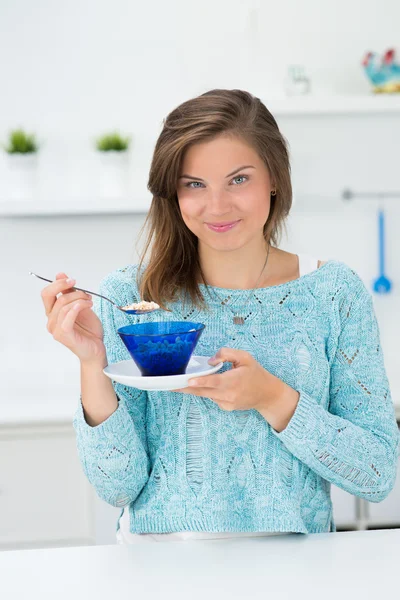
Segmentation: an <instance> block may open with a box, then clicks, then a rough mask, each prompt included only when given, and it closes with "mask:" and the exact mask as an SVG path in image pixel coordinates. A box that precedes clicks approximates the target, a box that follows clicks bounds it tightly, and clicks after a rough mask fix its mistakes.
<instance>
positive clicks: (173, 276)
mask: <svg viewBox="0 0 400 600" xmlns="http://www.w3.org/2000/svg"><path fill="white" fill-rule="evenodd" d="M220 134H229V135H233V136H236V137H239V138H242V139H243V140H245V141H246V142H247V143H249V144H250V145H251V146H252V147H253V148H254V149H255V150H256V152H257V153H258V154H259V156H260V158H261V159H262V160H263V161H264V163H265V165H266V167H267V168H268V170H269V174H270V177H271V180H272V181H273V182H274V184H275V187H276V195H275V196H271V207H270V213H269V216H268V219H267V221H266V223H265V225H264V237H265V239H266V241H267V242H269V243H270V244H271V245H274V246H277V245H278V243H279V240H280V237H281V233H282V227H284V221H285V219H286V217H287V215H288V214H289V211H290V207H291V205H292V185H291V180H290V163H289V154H288V149H287V142H286V140H285V139H284V137H283V136H282V134H281V132H280V131H279V128H278V125H277V123H276V121H275V119H274V117H273V116H272V114H271V113H270V112H269V111H268V110H267V108H266V107H265V105H264V104H263V103H262V102H261V101H260V99H259V98H256V97H254V96H253V95H252V94H250V93H248V92H245V91H241V90H219V89H216V90H211V91H209V92H206V93H205V94H202V95H201V96H197V97H196V98H193V99H191V100H188V101H187V102H184V103H183V104H181V105H180V106H178V107H177V108H175V109H174V110H173V111H172V112H171V113H170V114H169V115H168V116H167V118H166V119H165V120H164V126H163V129H162V132H161V134H160V136H159V138H158V140H157V143H156V146H155V150H154V154H153V159H152V162H151V167H150V174H149V181H148V189H149V190H150V192H151V193H152V195H153V200H152V203H151V207H150V210H149V212H148V214H147V218H146V221H145V223H144V226H143V228H142V230H141V235H142V233H143V231H144V230H145V229H146V228H147V237H146V241H145V245H144V248H143V251H142V252H141V257H140V263H139V272H140V280H139V289H140V296H141V298H143V299H144V300H148V301H150V300H153V301H154V302H157V303H158V304H160V306H161V307H163V308H166V306H165V304H166V303H167V302H170V301H173V300H174V299H176V296H177V295H181V294H182V295H183V296H185V297H190V299H191V300H192V302H193V303H194V304H195V305H197V306H203V305H204V300H203V295H202V293H201V291H200V288H199V286H198V278H199V275H200V276H201V269H200V263H199V257H198V251H197V243H198V240H197V237H196V236H195V235H194V234H193V233H192V232H191V231H190V230H189V229H188V228H187V226H186V225H185V223H184V221H183V219H182V216H181V213H180V209H179V204H178V197H177V183H178V178H179V175H180V169H181V165H182V162H183V157H184V155H185V152H186V150H187V149H188V148H189V147H191V146H193V144H196V143H198V142H202V141H204V140H210V139H212V138H215V137H216V136H218V135H220ZM148 254H149V255H150V256H149V261H148V263H147V265H146V268H145V270H143V272H142V265H143V263H144V261H145V259H146V256H147V255H148Z"/></svg>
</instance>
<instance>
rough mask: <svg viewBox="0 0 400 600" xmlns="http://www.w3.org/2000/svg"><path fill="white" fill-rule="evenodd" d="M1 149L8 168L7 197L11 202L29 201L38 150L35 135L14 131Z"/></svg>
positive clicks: (20, 130) (33, 182) (34, 182)
mask: <svg viewBox="0 0 400 600" xmlns="http://www.w3.org/2000/svg"><path fill="white" fill-rule="evenodd" d="M3 148H4V150H5V151H6V153H7V159H8V167H9V190H8V195H9V197H10V198H12V199H13V200H18V199H24V200H26V199H31V198H32V197H33V196H34V193H35V186H36V175H37V163H38V150H39V147H38V144H37V142H36V139H35V135H34V134H28V133H26V132H25V131H24V130H23V129H22V128H19V129H14V130H12V131H10V133H9V138H8V143H7V144H5V145H4V144H3Z"/></svg>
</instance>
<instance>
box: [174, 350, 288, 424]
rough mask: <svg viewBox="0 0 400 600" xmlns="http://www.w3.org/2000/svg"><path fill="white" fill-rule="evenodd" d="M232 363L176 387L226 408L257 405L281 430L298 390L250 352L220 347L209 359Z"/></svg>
mask: <svg viewBox="0 0 400 600" xmlns="http://www.w3.org/2000/svg"><path fill="white" fill-rule="evenodd" d="M221 361H222V362H231V363H232V365H233V368H232V369H230V370H229V371H225V372H224V373H215V374H214V375H205V376H204V377H198V378H197V379H196V378H193V379H190V380H189V386H188V387H186V388H182V389H178V390H173V391H175V392H182V393H184V394H193V395H195V396H204V397H206V398H210V399H211V400H213V401H214V402H215V403H216V404H218V406H219V407H220V408H222V409H223V410H227V411H232V410H249V409H251V408H254V409H256V410H258V412H260V413H261V414H262V415H263V416H264V418H265V419H266V420H267V421H268V422H269V423H270V425H271V426H272V427H274V429H276V430H277V431H279V432H280V431H282V430H283V429H284V428H285V427H286V426H287V424H288V422H289V421H290V419H291V417H292V416H293V414H294V412H295V409H296V406H297V403H298V401H299V393H298V392H297V391H296V390H294V389H293V388H291V387H290V386H288V385H287V384H286V383H285V382H283V381H282V380H281V379H279V378H278V377H275V375H272V373H270V372H269V371H267V370H266V369H264V368H263V367H262V366H261V365H260V364H259V363H258V362H257V361H256V360H255V359H254V358H253V357H252V356H251V354H249V353H248V352H245V351H244V350H236V349H234V348H221V349H220V350H219V351H218V352H217V353H216V354H215V356H213V357H212V358H211V359H210V360H209V361H208V362H209V363H210V364H211V365H216V364H218V363H219V362H221Z"/></svg>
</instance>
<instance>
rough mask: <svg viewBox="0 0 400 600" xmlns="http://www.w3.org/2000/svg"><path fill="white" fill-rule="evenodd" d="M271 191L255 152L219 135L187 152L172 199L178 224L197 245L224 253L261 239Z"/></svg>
mask: <svg viewBox="0 0 400 600" xmlns="http://www.w3.org/2000/svg"><path fill="white" fill-rule="evenodd" d="M271 189H273V186H272V184H271V180H270V175H269V172H268V169H267V167H266V166H265V164H264V162H263V161H262V159H261V158H260V157H259V156H258V154H257V152H256V151H255V150H254V149H253V148H252V147H251V146H249V145H248V144H247V143H246V142H245V141H243V140H242V139H240V138H237V137H232V136H230V137H228V136H226V135H220V136H218V137H216V138H214V139H212V140H211V141H207V142H201V143H198V144H195V145H193V146H192V147H191V148H189V149H188V150H187V152H186V154H185V156H184V160H183V164H182V169H181V173H180V177H179V180H178V187H177V195H178V201H179V207H180V210H181V214H182V218H183V220H184V222H185V224H186V226H187V227H188V228H189V229H190V230H191V231H192V232H193V233H194V235H196V236H197V237H198V239H199V242H200V243H203V244H205V245H207V246H209V247H211V248H213V249H215V250H221V251H229V250H236V249H239V248H241V247H243V246H245V245H246V244H248V243H249V242H250V241H254V238H259V239H261V238H262V237H263V227H264V224H265V222H266V221H267V218H268V215H269V210H270V194H271Z"/></svg>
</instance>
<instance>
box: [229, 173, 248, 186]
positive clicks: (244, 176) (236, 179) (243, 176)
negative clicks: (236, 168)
mask: <svg viewBox="0 0 400 600" xmlns="http://www.w3.org/2000/svg"><path fill="white" fill-rule="evenodd" d="M238 179H241V180H242V181H238ZM247 179H248V177H246V175H238V176H237V177H234V178H233V179H232V181H236V183H235V184H234V185H239V184H241V183H243V181H247Z"/></svg>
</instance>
